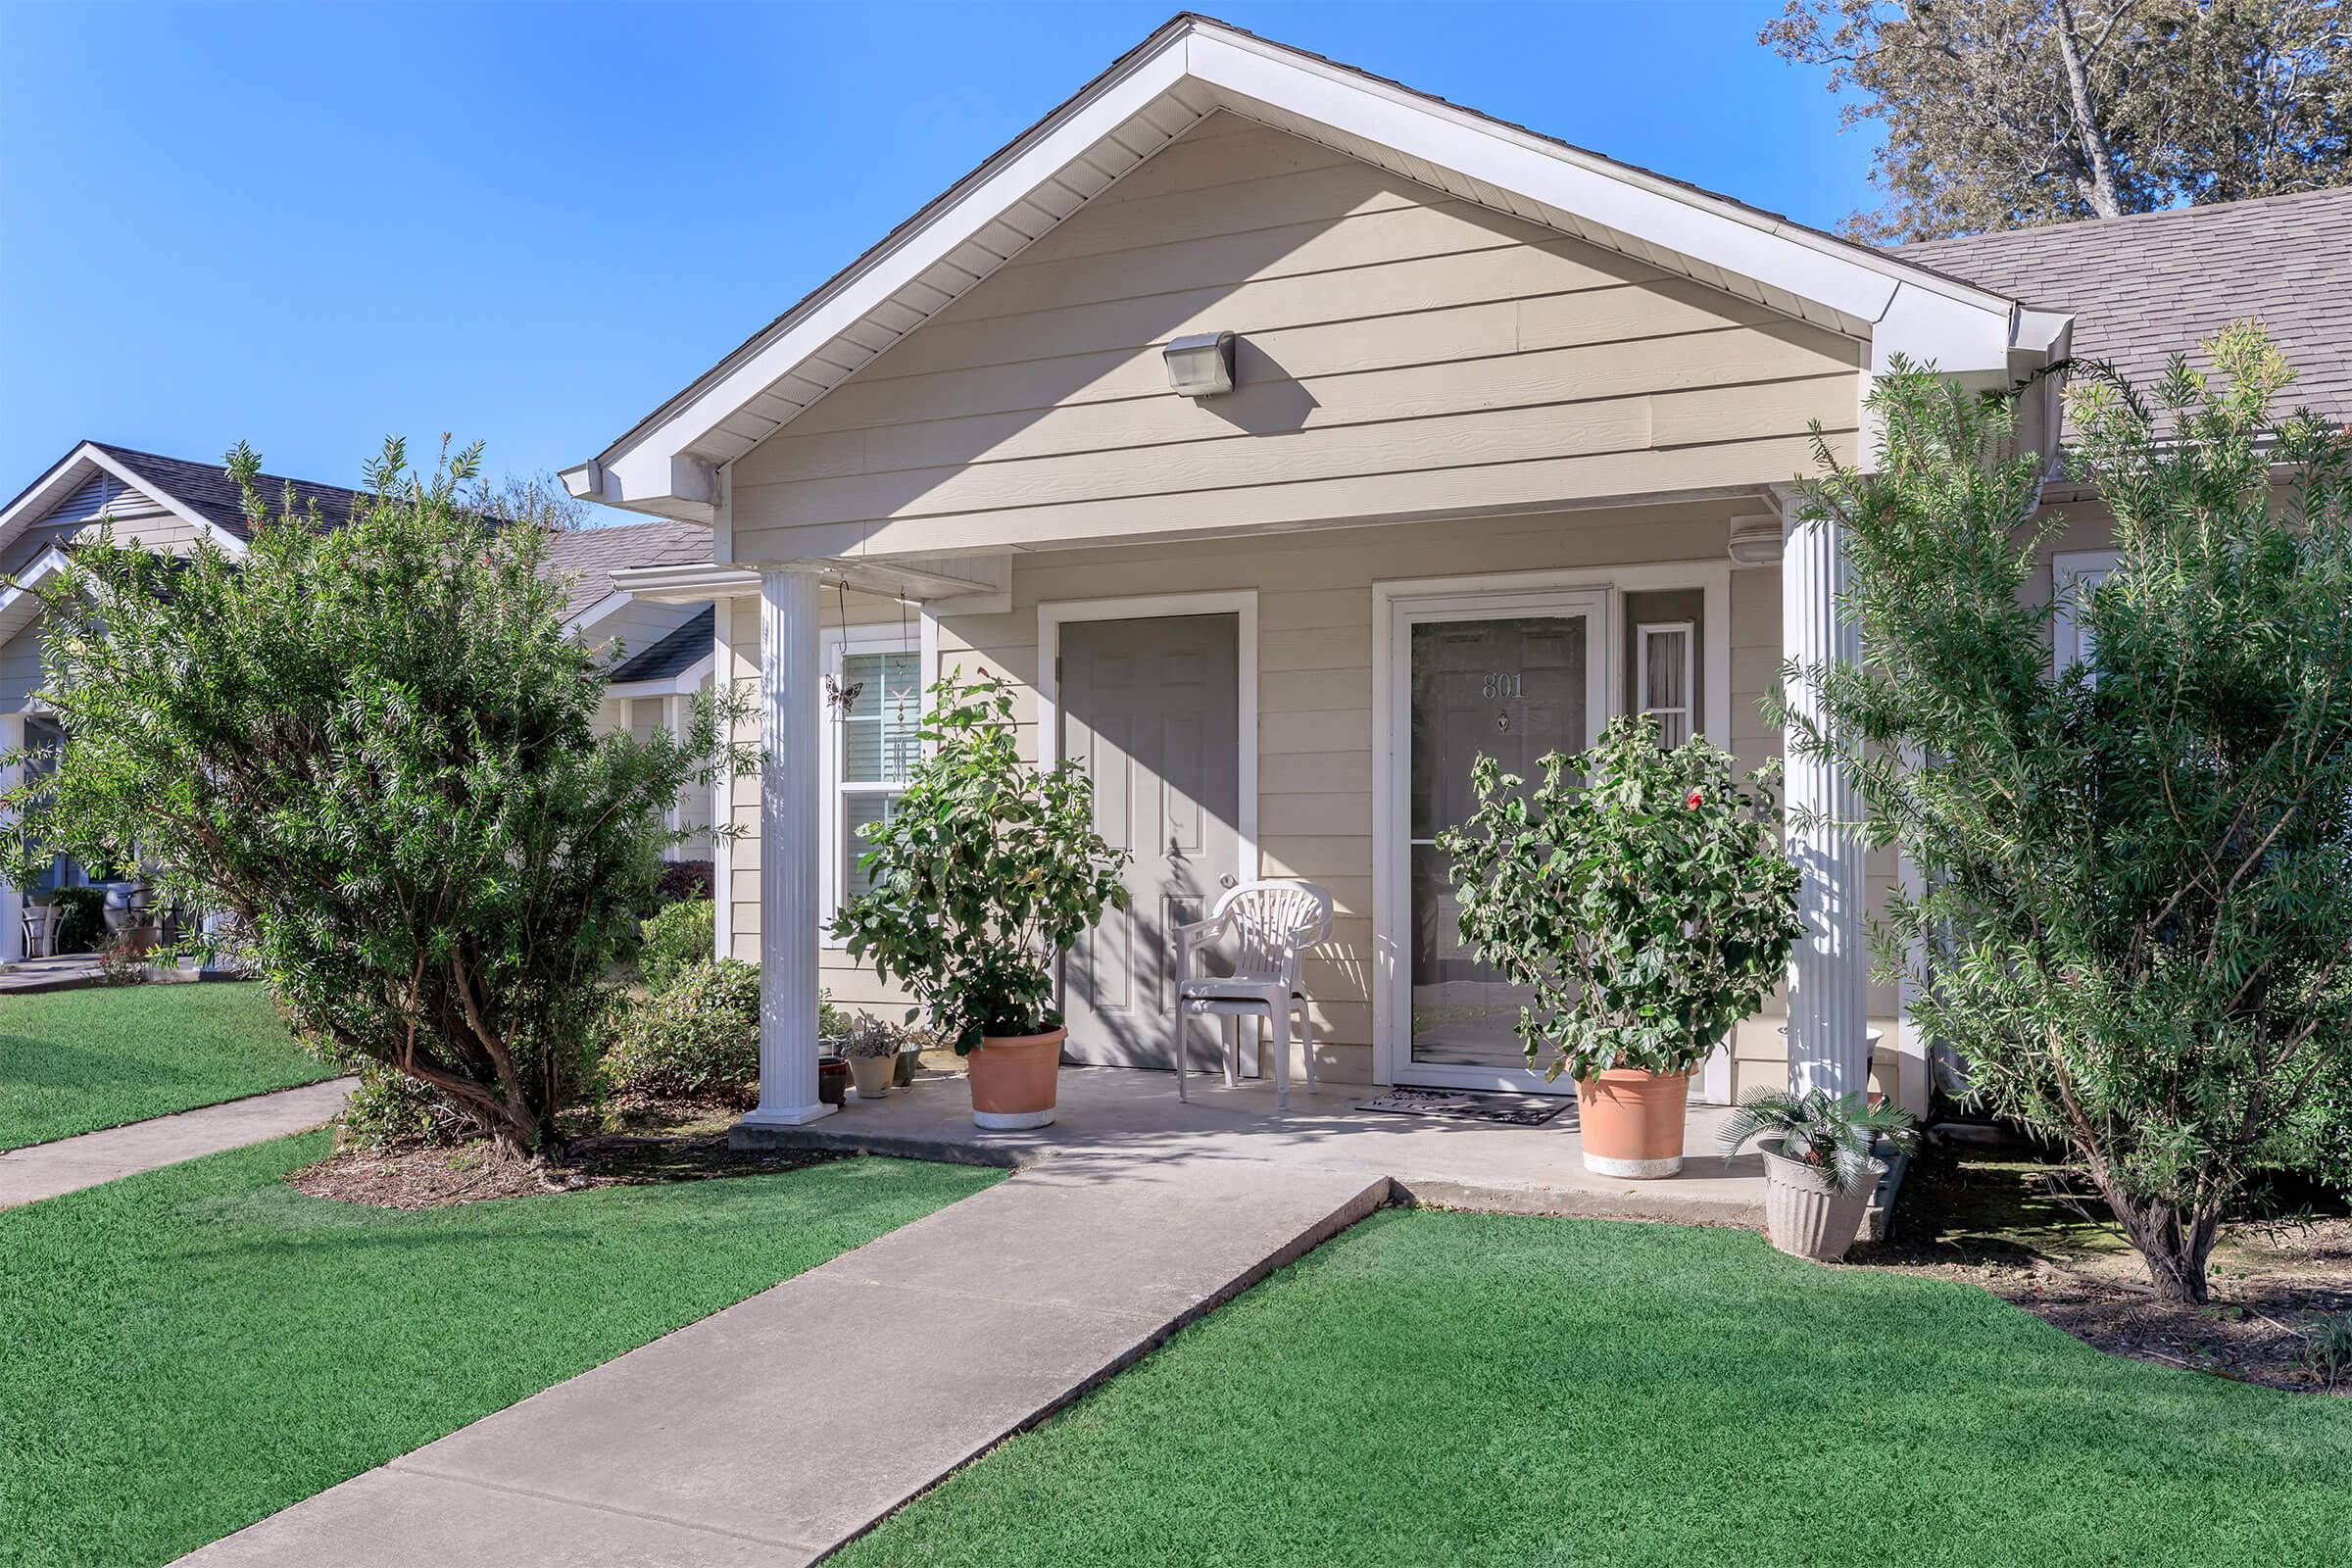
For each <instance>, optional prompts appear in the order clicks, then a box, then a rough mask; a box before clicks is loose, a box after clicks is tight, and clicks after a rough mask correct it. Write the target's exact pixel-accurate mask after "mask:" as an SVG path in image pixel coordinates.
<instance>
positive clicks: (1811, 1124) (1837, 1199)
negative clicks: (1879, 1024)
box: [1717, 1089, 1918, 1263]
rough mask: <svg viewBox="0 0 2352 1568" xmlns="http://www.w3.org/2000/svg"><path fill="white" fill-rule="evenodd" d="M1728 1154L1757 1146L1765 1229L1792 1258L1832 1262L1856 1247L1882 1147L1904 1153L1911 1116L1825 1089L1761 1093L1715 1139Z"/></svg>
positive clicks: (1879, 1171) (1883, 1167) (1912, 1134)
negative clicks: (1761, 1166)
mask: <svg viewBox="0 0 2352 1568" xmlns="http://www.w3.org/2000/svg"><path fill="white" fill-rule="evenodd" d="M1717 1136H1718V1138H1719V1140H1720V1141H1721V1143H1722V1145H1723V1152H1724V1153H1725V1154H1727V1155H1729V1154H1736V1153H1738V1152H1740V1150H1742V1149H1744V1148H1746V1147H1747V1145H1748V1143H1749V1142H1750V1141H1751V1140H1752V1141H1754V1143H1755V1145H1756V1148H1757V1150H1758V1152H1761V1153H1762V1154H1763V1156H1764V1229H1765V1234H1766V1235H1768V1236H1769V1237H1770V1238H1771V1239H1772V1245H1773V1246H1774V1247H1776V1248H1779V1249H1780V1250H1782V1251H1784V1252H1787V1253H1789V1255H1790V1256H1791V1257H1806V1258H1811V1259H1812V1260H1813V1261H1814V1262H1816V1263H1835V1262H1837V1261H1838V1259H1839V1258H1841V1257H1843V1256H1844V1255H1845V1251H1846V1249H1847V1248H1849V1247H1851V1246H1853V1245H1854V1237H1855V1235H1856V1234H1857V1233H1859V1232H1860V1231H1861V1229H1862V1219H1863V1216H1864V1215H1865V1214H1866V1213H1868V1212H1869V1209H1870V1195H1871V1193H1872V1192H1873V1191H1874V1190H1875V1189H1876V1188H1877V1187H1878V1185H1879V1178H1880V1177H1882V1176H1884V1175H1886V1174H1887V1162H1886V1161H1885V1160H1882V1159H1880V1158H1878V1157H1877V1149H1878V1146H1879V1144H1880V1143H1881V1142H1882V1141H1884V1142H1885V1143H1887V1145H1889V1146H1890V1147H1892V1148H1894V1149H1897V1150H1900V1151H1903V1152H1909V1150H1910V1148H1911V1145H1912V1143H1913V1142H1914V1140H1915V1139H1916V1138H1917V1137H1918V1134H1917V1132H1916V1131H1915V1122H1914V1119H1913V1117H1912V1115H1911V1113H1910V1112H1909V1111H1907V1110H1905V1109H1903V1107H1902V1106H1900V1105H1896V1104H1890V1103H1881V1104H1877V1105H1873V1104H1870V1103H1867V1102H1866V1101H1865V1100H1864V1099H1863V1097H1862V1096H1860V1095H1833V1094H1831V1093H1830V1092H1829V1091H1828V1090H1826V1089H1812V1090H1807V1091H1806V1092H1805V1093H1803V1094H1801V1095H1800V1094H1796V1093H1793V1092H1790V1091H1786V1090H1765V1091H1763V1092H1761V1093H1759V1094H1754V1095H1750V1096H1749V1097H1748V1098H1747V1099H1745V1100H1743V1101H1741V1102H1740V1104H1739V1106H1738V1108H1736V1109H1735V1110H1733V1112H1732V1113H1731V1115H1730V1116H1729V1117H1728V1118H1726V1120H1725V1121H1724V1124H1723V1127H1722V1130H1721V1131H1720V1133H1719V1134H1718V1135H1717Z"/></svg>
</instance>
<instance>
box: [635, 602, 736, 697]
mask: <svg viewBox="0 0 2352 1568" xmlns="http://www.w3.org/2000/svg"><path fill="white" fill-rule="evenodd" d="M717 629H718V615H717V613H716V611H715V610H714V609H713V608H712V607H711V606H710V605H705V606H704V607H703V608H702V609H700V610H698V611H696V612H695V613H693V614H691V615H689V616H687V617H686V619H685V620H684V621H682V622H681V623H680V624H679V625H678V627H677V629H676V630H674V631H672V632H670V633H669V634H668V635H666V636H664V637H663V638H662V640H661V641H659V642H657V643H655V644H654V645H653V646H652V647H651V648H648V649H645V650H643V651H641V652H639V653H635V654H631V655H630V656H629V657H628V658H627V659H625V660H623V661H621V662H620V663H619V664H617V665H615V666H614V668H613V675H612V683H613V685H615V686H626V685H628V684H629V683H630V682H632V681H641V680H674V679H676V678H677V677H678V676H680V675H683V674H685V673H686V671H688V670H690V669H692V668H693V667H694V666H695V665H697V664H699V663H701V662H703V661H704V660H706V659H709V658H710V657H711V642H712V639H713V637H714V636H715V635H716V632H717Z"/></svg>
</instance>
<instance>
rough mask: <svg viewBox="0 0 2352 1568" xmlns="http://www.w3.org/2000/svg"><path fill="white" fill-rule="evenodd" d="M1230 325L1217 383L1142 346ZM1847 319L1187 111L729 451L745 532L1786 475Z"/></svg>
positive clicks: (919, 529)
mask: <svg viewBox="0 0 2352 1568" xmlns="http://www.w3.org/2000/svg"><path fill="white" fill-rule="evenodd" d="M1208 330H1227V331H1233V332H1237V333H1239V334H1241V343H1240V347H1239V351H1238V362H1239V363H1238V381H1239V385H1238V386H1237V389H1236V390H1235V391H1234V392H1232V393H1230V394H1228V395H1226V396H1223V397H1219V398H1213V399H1205V400H1201V401H1200V402H1198V403H1196V402H1193V401H1190V400H1187V399H1183V398H1179V397H1176V396H1174V395H1172V394H1171V393H1170V392H1169V391H1168V390H1167V379H1166V370H1165V368H1164V366H1163V364H1162V362H1161V356H1160V349H1161V347H1162V345H1164V344H1165V343H1166V342H1167V341H1168V339H1170V338H1171V337H1174V336H1177V335H1181V334H1184V333H1187V332H1195V331H1208ZM1859 364H1860V350H1859V348H1858V346H1857V345H1855V344H1854V343H1852V342H1850V341H1848V340H1846V339H1843V338H1840V337H1838V336H1836V335H1834V334H1830V333H1827V332H1824V331H1821V330H1819V329H1817V328H1814V327H1811V326H1807V325H1804V324H1803V323H1800V322H1796V321H1792V320H1789V319H1786V318H1783V317H1780V316H1777V315H1775V314H1774V313H1772V312H1771V311H1769V310H1767V309H1765V308H1763V307H1761V306H1757V305H1755V304H1752V303H1750V302H1747V301H1743V300H1739V299H1735V298H1733V297H1732V296H1730V295H1726V294H1721V293H1717V292H1715V291H1713V290H1710V289H1707V288H1705V287H1704V286H1702V285H1699V284H1696V283H1693V282H1691V281H1690V280H1688V279H1685V278H1679V277H1673V276H1669V275H1666V274H1664V273H1662V272H1660V271H1659V270H1656V269H1654V268H1651V267H1649V266H1648V265H1646V264H1644V263H1641V262H1635V261H1631V260H1629V259H1627V258H1624V257H1620V256H1617V255H1615V254H1614V253H1611V252H1607V251H1603V250H1600V249H1598V248H1596V247H1593V246H1591V245H1587V244H1585V243H1583V242H1582V241H1578V240H1574V239H1569V238H1566V237H1564V236H1561V235H1559V234H1557V233H1556V232H1554V231H1552V230H1549V229H1545V228H1542V227H1539V226H1536V225H1533V224H1530V223H1528V222H1526V221H1522V220H1520V219H1516V218H1512V217H1508V216H1504V215H1501V214H1497V213H1494V212H1491V211H1489V210H1487V209H1484V208H1480V207H1477V206H1475V205H1473V204H1469V203H1465V202H1462V201H1459V200H1456V199H1454V198H1452V197H1449V196H1447V195H1446V194H1444V193H1443V192H1439V191H1436V190H1432V189H1429V188H1426V187H1423V186H1419V185H1416V184H1414V183H1412V182H1411V181H1409V180H1405V179H1402V178H1400V177H1398V176H1397V175H1394V174H1391V173H1389V172H1385V171H1382V170H1377V169H1373V168H1371V167H1369V166H1367V165H1363V164H1358V163H1355V162H1354V161H1352V160H1348V159H1345V158H1341V157H1338V156H1337V155H1334V154H1332V153H1330V152H1329V151H1328V150H1327V149H1323V148H1319V147H1316V146H1314V145H1313V144H1311V143H1307V142H1303V141H1300V140H1299V139H1297V138H1294V137H1290V136H1287V135H1284V134H1282V133H1280V132H1277V131H1272V130H1267V129H1264V128H1263V127H1244V128H1235V127H1234V126H1233V125H1232V123H1230V122H1227V121H1224V120H1222V119H1221V118H1213V119H1212V120H1211V121H1209V122H1206V123H1203V126H1202V127H1201V129H1200V130H1198V131H1196V132H1195V133H1193V135H1191V136H1188V137H1186V138H1183V139H1180V140H1179V141H1178V142H1176V143H1174V144H1172V145H1171V147H1170V148H1169V149H1168V150H1166V151H1164V152H1162V153H1161V154H1160V155H1159V156H1158V157H1156V158H1154V159H1152V161H1151V162H1149V163H1147V164H1145V165H1144V166H1143V167H1142V168H1141V169H1139V170H1138V171H1137V172H1135V173H1133V174H1131V175H1130V176H1129V177H1128V178H1127V179H1125V180H1124V181H1122V182H1120V183H1119V184H1118V185H1116V186H1114V187H1113V188H1112V189H1111V190H1110V191H1108V192H1106V193H1105V194H1104V195H1103V196H1102V197H1100V198H1098V199H1097V201H1096V202H1094V203H1093V204H1091V205H1090V206H1089V207H1087V208H1086V209H1084V210H1082V211H1081V212H1079V213H1078V214H1077V215H1075V216H1074V217H1072V218H1071V219H1070V220H1069V221H1066V222H1064V223H1063V224H1062V225H1061V226H1060V227H1058V228H1056V229H1054V231H1053V232H1052V233H1050V234H1048V235H1046V236H1045V237H1044V238H1042V239H1040V240H1039V241H1038V242H1037V243H1036V244H1035V245H1033V246H1031V247H1030V248H1029V250H1028V251H1026V252H1025V253H1023V254H1022V255H1021V256H1019V257H1018V258H1016V259H1015V260H1014V261H1013V262H1011V263H1009V264H1008V265H1006V266H1005V268H1004V269H1003V270H1000V271H998V272H997V273H996V274H994V275H993V276H992V277H990V278H989V279H988V280H986V281H985V282H983V283H981V284H980V285H979V286H978V287H976V288H974V289H973V290H972V291H971V292H970V293H969V294H967V295H965V296H964V297H963V298H962V299H960V300H958V301H957V302H956V304H954V305H952V306H950V307H949V308H948V309H946V310H945V311H943V312H941V313H940V315H938V316H937V317H935V318H933V319H931V320H930V321H929V322H927V323H925V324H924V325H923V326H921V327H920V328H918V329H917V330H915V331H914V332H912V333H910V334H909V335H908V336H907V337H906V338H905V339H903V340H902V341H901V342H900V343H899V344H898V345H896V346H895V347H893V348H892V349H891V350H889V351H888V352H887V353H885V354H883V355H882V356H881V357H880V358H878V359H876V360H875V361H874V362H873V363H872V364H870V365H869V366H867V367H866V368H864V369H862V370H861V371H860V372H859V373H858V375H857V376H856V377H855V378H853V379H852V380H851V381H850V382H849V383H847V384H846V385H844V386H843V387H841V388H840V389H839V390H837V391H835V392H833V393H832V394H831V395H829V396H827V397H826V398H824V399H822V400H821V401H820V402H818V403H817V404H816V405H815V406H814V407H813V408H811V409H810V410H809V412H808V413H807V414H805V415H803V416H801V417H799V418H798V419H796V420H795V421H794V422H793V423H792V424H791V425H790V426H789V427H788V428H787V429H786V430H785V431H783V432H781V433H779V434H778V435H776V436H774V437H772V438H770V439H769V440H768V441H766V442H764V443H762V444H761V445H760V446H759V447H758V448H756V449H755V450H754V451H752V452H751V453H749V454H747V455H746V456H744V457H743V458H742V459H740V460H738V461H737V463H736V465H735V468H734V492H733V493H734V528H735V534H736V540H737V548H738V554H739V556H741V557H742V558H743V559H746V560H756V559H790V558H795V557H805V556H808V555H811V554H831V553H838V552H847V551H852V550H857V549H869V550H895V551H921V550H924V549H942V550H956V549H979V548H989V547H996V546H1005V545H1011V546H1016V547H1022V548H1032V549H1044V548H1052V547H1054V546H1057V545H1065V544H1070V543H1077V542H1094V541H1096V540H1100V539H1103V538H1108V537H1116V536H1118V535H1121V534H1136V533H1142V532H1146V531H1161V532H1171V533H1203V532H1210V531H1214V530H1215V529H1217V528H1219V527H1226V528H1231V527H1249V526H1253V525H1279V524H1282V523H1286V522H1322V523H1327V524H1328V523H1341V524H1345V523H1348V522H1351V521H1353V520H1355V519H1357V518H1361V517H1366V516H1372V515H1391V516H1396V515H1416V514H1418V515H1437V514H1449V515H1475V514H1477V513H1479V512H1481V511H1500V510H1506V509H1531V510H1532V509H1536V508H1542V507H1548V506H1556V505H1558V504H1559V503H1560V502H1562V501H1566V500H1575V499H1580V498H1604V497H1610V496H1635V495H1649V494H1657V493H1665V492H1673V491H1690V490H1698V489H1711V488H1718V487H1731V486H1736V485H1742V484H1754V483H1758V482H1768V481H1775V480H1781V479H1786V478H1788V477H1789V475H1790V474H1792V473H1794V472H1796V471H1798V470H1800V469H1802V468H1805V467H1806V466H1809V456H1808V452H1807V447H1806V439H1807V438H1806V431H1807V426H1808V425H1809V424H1810V423H1811V422H1813V421H1816V420H1818V421H1819V422H1820V423H1821V425H1822V426H1823V427H1824V428H1825V429H1827V430H1828V431H1830V432H1832V434H1833V438H1834V439H1836V440H1838V441H1839V442H1840V443H1845V442H1847V441H1849V440H1850V433H1851V431H1852V429H1853V427H1854V423H1855V406H1854V405H1855V392H1856V387H1857V375H1856V372H1857V369H1858V367H1859Z"/></svg>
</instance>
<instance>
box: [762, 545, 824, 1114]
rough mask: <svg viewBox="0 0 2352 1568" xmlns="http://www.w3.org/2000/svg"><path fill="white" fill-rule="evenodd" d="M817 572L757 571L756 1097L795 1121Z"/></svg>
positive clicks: (820, 1108) (809, 856)
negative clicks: (758, 752)
mask: <svg viewBox="0 0 2352 1568" xmlns="http://www.w3.org/2000/svg"><path fill="white" fill-rule="evenodd" d="M816 589H817V581H816V573H814V572H812V571H807V570H778V571H763V572H761V573H760V764H761V765H760V1105H759V1108H758V1109H756V1110H754V1111H752V1112H750V1113H749V1114H748V1115H746V1116H745V1117H744V1118H743V1120H744V1123H745V1124H746V1125H748V1126H754V1127H797V1126H799V1125H801V1124H802V1123H803V1122H811V1121H814V1120H816V1119H817V1118H818V1117H819V1116H829V1115H831V1114H832V1113H833V1107H832V1106H831V1105H828V1104H826V1103H823V1102H822V1101H820V1100H819V1099H817V1095H816V1054H817V1051H816V989H817V987H816V944H817V929H816V922H817V908H816V888H817V875H816V872H817V862H816V855H817V819H818V810H817V786H818V782H819V781H818V779H817V776H816V774H817V750H818V747H817V740H818V733H819V732H818V729H817V722H818V714H817V687H818V683H819V681H820V680H821V679H822V676H821V673H820V672H819V670H818V669H817V666H816V602H817V597H816Z"/></svg>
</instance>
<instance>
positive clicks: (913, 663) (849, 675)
mask: <svg viewBox="0 0 2352 1568" xmlns="http://www.w3.org/2000/svg"><path fill="white" fill-rule="evenodd" d="M837 678H838V679H839V681H840V683H841V689H842V690H843V691H845V692H848V691H852V690H855V691H856V693H857V695H856V696H854V697H853V698H851V700H850V704H849V707H848V708H847V709H846V710H836V711H835V719H834V721H835V723H836V724H837V725H838V726H839V728H840V747H839V751H838V754H837V755H838V756H839V758H840V777H839V778H837V779H836V780H835V781H834V782H835V786H836V794H837V797H838V800H839V803H840V809H839V810H838V811H837V812H836V813H835V815H836V818H837V820H838V823H839V827H838V832H839V833H840V835H841V837H840V852H839V853H840V856H841V861H840V863H841V902H842V903H844V904H847V903H849V902H850V901H851V900H852V899H855V898H857V897H858V895H860V894H862V893H863V892H865V890H866V889H867V888H868V887H869V886H871V885H872V883H871V879H870V878H868V877H867V876H866V874H865V872H864V871H863V870H862V869H860V868H859V866H858V859H859V858H860V857H861V856H863V854H864V853H865V845H864V844H863V842H862V841H860V840H859V838H858V829H859V828H860V827H863V826H864V825H865V824H867V823H869V822H887V821H889V820H890V818H891V815H892V813H893V812H894V811H896V810H897V809H898V801H899V791H900V790H901V789H902V788H903V787H904V786H905V784H906V782H907V772H908V770H909V769H911V768H912V767H913V765H914V760H915V758H916V757H917V756H918V755H919V753H920V742H918V741H917V740H916V739H915V730H916V727H917V726H918V725H919V724H920V723H921V721H922V709H923V693H922V661H921V657H920V656H919V655H916V654H912V653H872V654H860V653H850V654H845V655H843V656H842V660H841V673H840V675H839V676H838V677H837Z"/></svg>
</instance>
